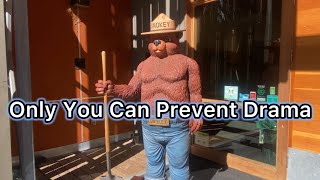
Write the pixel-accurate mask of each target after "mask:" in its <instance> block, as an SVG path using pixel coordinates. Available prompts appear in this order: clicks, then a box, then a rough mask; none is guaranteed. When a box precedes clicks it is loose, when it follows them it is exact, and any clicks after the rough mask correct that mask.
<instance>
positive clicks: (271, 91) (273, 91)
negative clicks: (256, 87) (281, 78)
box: [270, 86, 276, 95]
mask: <svg viewBox="0 0 320 180" xmlns="http://www.w3.org/2000/svg"><path fill="white" fill-rule="evenodd" d="M270 95H276V87H274V86H270Z"/></svg>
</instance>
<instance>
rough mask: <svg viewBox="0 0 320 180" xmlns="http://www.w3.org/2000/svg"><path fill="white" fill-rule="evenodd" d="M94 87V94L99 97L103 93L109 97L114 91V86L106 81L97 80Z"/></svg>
mask: <svg viewBox="0 0 320 180" xmlns="http://www.w3.org/2000/svg"><path fill="white" fill-rule="evenodd" d="M95 86H96V92H97V94H99V95H104V94H105V93H106V94H107V95H110V94H112V91H113V89H114V85H113V84H112V82H111V81H110V80H107V81H105V82H103V81H102V80H98V82H97V83H96V84H95Z"/></svg>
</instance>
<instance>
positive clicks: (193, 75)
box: [95, 14, 203, 180]
mask: <svg viewBox="0 0 320 180" xmlns="http://www.w3.org/2000/svg"><path fill="white" fill-rule="evenodd" d="M150 29H151V31H150V32H144V33H142V35H148V36H149V37H148V38H149V42H150V43H149V45H148V49H149V52H150V54H151V55H150V57H149V58H147V59H146V60H144V61H143V62H141V63H140V64H139V66H138V68H137V73H136V74H135V75H134V76H133V78H132V79H131V80H130V82H129V84H128V85H114V84H113V83H112V82H111V81H106V82H103V81H101V80H99V81H98V82H97V83H96V84H95V86H96V91H97V93H98V94H105V93H107V94H111V95H113V96H115V97H118V98H122V99H124V100H131V99H133V98H135V97H137V96H138V95H140V97H141V102H144V103H148V104H149V105H150V107H151V108H152V110H154V102H155V101H156V100H159V99H161V100H167V101H168V102H175V103H183V102H185V103H188V102H201V101H202V96H201V82H200V73H199V66H198V64H197V62H196V61H195V60H193V59H191V58H189V57H187V56H184V55H182V54H179V46H178V44H179V41H178V38H179V33H181V32H182V31H183V30H176V26H175V22H174V21H173V20H171V19H170V18H169V17H167V16H166V15H165V14H160V15H159V16H158V17H157V18H156V19H155V20H154V21H152V22H151V25H150ZM153 113H154V112H153ZM157 121H158V120H156V121H155V120H153V121H152V120H148V121H142V129H143V142H144V148H145V152H146V157H147V172H146V174H145V176H144V178H145V179H165V176H166V175H165V154H166V153H167V154H168V160H169V172H170V177H171V179H172V180H186V179H189V176H190V174H189V148H190V133H194V132H196V131H198V130H199V129H200V128H201V126H202V123H203V121H202V120H188V121H183V120H180V121H179V120H168V119H163V120H159V121H167V122H165V123H160V124H161V126H160V125H159V123H157ZM164 124H165V125H164Z"/></svg>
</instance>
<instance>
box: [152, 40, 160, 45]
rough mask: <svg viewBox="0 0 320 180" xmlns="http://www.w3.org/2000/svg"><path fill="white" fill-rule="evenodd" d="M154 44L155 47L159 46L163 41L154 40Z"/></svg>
mask: <svg viewBox="0 0 320 180" xmlns="http://www.w3.org/2000/svg"><path fill="white" fill-rule="evenodd" d="M153 44H154V45H155V46H159V44H161V41H160V40H154V41H153Z"/></svg>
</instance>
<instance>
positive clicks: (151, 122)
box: [148, 118, 170, 127]
mask: <svg viewBox="0 0 320 180" xmlns="http://www.w3.org/2000/svg"><path fill="white" fill-rule="evenodd" d="M148 124H149V125H151V126H164V127H168V126H169V125H170V120H169V119H168V118H163V119H159V120H158V119H150V120H148Z"/></svg>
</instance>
